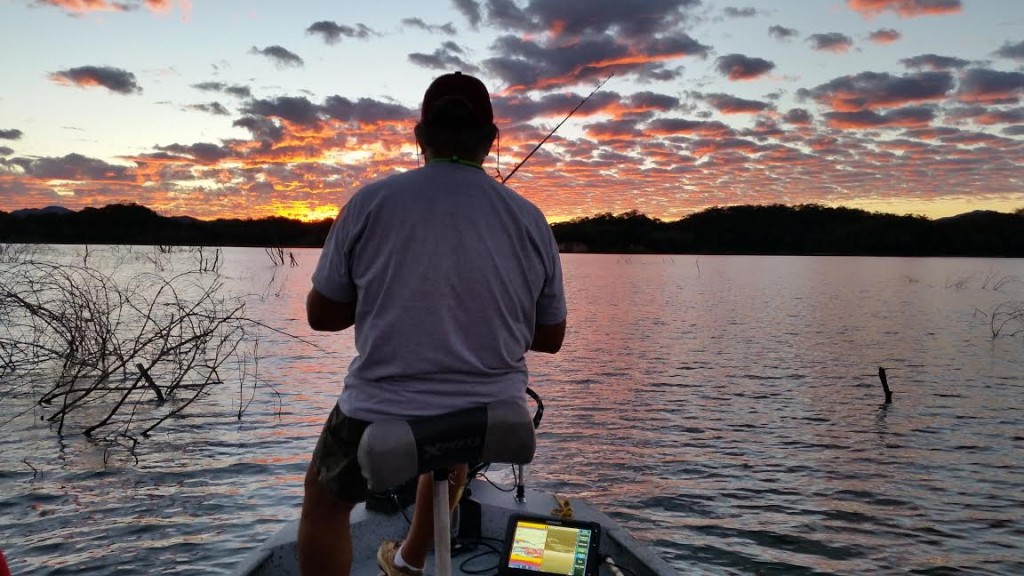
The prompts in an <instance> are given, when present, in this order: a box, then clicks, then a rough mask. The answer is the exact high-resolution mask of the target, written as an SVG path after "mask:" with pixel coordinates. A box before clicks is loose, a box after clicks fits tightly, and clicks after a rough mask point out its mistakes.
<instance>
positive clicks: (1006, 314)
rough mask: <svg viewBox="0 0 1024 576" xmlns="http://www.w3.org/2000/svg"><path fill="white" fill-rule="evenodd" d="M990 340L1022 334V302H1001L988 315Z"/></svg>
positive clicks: (1023, 323)
mask: <svg viewBox="0 0 1024 576" xmlns="http://www.w3.org/2000/svg"><path fill="white" fill-rule="evenodd" d="M988 317H989V327H990V328H991V330H992V338H993V339H995V338H999V337H1000V336H1008V337H1011V338H1012V337H1014V336H1017V335H1018V334H1024V302H1003V303H1001V304H998V305H996V307H995V308H993V309H992V312H991V313H989V315H988Z"/></svg>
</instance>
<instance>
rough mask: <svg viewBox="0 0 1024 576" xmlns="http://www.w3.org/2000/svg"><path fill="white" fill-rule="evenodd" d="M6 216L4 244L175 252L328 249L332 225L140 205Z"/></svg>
mask: <svg viewBox="0 0 1024 576" xmlns="http://www.w3.org/2000/svg"><path fill="white" fill-rule="evenodd" d="M22 212H24V211H21V210H19V211H16V212H12V213H10V214H6V213H4V212H0V242H31V243H44V244H143V245H145V244H149V245H175V246H290V247H300V246H315V247H319V246H323V243H324V240H325V239H326V238H327V232H328V231H329V230H330V228H331V221H330V220H327V221H323V222H312V223H307V222H300V221H298V220H289V219H287V218H279V217H271V218H260V219H258V220H253V219H246V220H243V219H219V220H209V221H206V220H198V219H196V218H191V217H189V216H174V217H164V216H160V215H159V214H157V213H156V212H154V211H152V210H150V209H149V208H146V207H145V206H140V205H138V204H112V205H110V206H105V207H103V208H85V209H82V210H79V211H77V212H72V211H70V210H66V209H65V210H64V211H63V212H60V211H52V210H49V209H45V210H42V211H39V212H36V213H28V214H22V215H19V213H22Z"/></svg>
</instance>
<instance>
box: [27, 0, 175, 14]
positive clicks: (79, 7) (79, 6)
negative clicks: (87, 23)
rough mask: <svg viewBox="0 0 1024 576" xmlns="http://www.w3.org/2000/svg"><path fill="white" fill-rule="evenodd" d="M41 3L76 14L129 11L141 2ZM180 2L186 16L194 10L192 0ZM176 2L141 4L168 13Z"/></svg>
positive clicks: (50, 0)
mask: <svg viewBox="0 0 1024 576" xmlns="http://www.w3.org/2000/svg"><path fill="white" fill-rule="evenodd" d="M37 1H38V3H40V4H45V5H48V6H53V7H55V8H60V9H62V10H67V11H68V12H71V13H74V14H84V13H86V12H129V11H131V10H133V9H135V8H136V7H137V6H138V5H139V3H138V2H137V3H136V4H131V3H128V2H109V1H108V0H37ZM177 3H178V4H180V5H181V10H182V13H183V14H184V15H185V17H186V18H187V17H188V14H189V13H190V12H191V10H192V2H191V0H178V2H177ZM174 4H175V0H143V1H142V2H141V5H143V6H145V7H146V8H148V9H149V10H150V11H152V12H159V13H168V12H170V11H171V10H172V9H173V7H174Z"/></svg>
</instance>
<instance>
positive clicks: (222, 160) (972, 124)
mask: <svg viewBox="0 0 1024 576" xmlns="http://www.w3.org/2000/svg"><path fill="white" fill-rule="evenodd" d="M0 38H2V40H0V42H2V46H3V50H2V53H3V56H0V58H2V62H3V66H2V68H0V70H2V74H3V81H2V86H3V89H2V90H0V210H4V211H12V210H16V209H20V208H38V207H44V206H50V205H62V206H66V207H68V208H72V209H80V208H83V207H86V206H103V205H106V204H111V203H115V202H137V203H140V204H143V205H146V206H149V207H150V208H153V209H154V210H156V211H157V212H159V213H161V214H163V215H167V216H173V215H191V216H195V217H200V218H215V217H262V216H269V215H283V216H289V217H294V218H303V219H319V218H322V217H332V216H334V215H335V214H336V212H337V210H338V208H339V207H340V206H342V205H343V204H344V203H345V201H346V200H347V199H348V198H349V197H350V195H351V194H352V193H353V192H354V191H355V190H356V189H357V188H358V187H359V186H360V185H362V184H364V183H366V182H369V181H371V180H373V179H376V178H380V177H382V176H385V175H387V174H389V173H393V172H395V171H402V170H409V169H412V168H415V167H416V166H417V163H418V161H419V158H418V154H417V149H416V146H415V143H414V140H413V137H412V127H413V125H414V123H415V119H416V117H417V115H418V107H419V103H420V100H421V98H422V95H423V91H424V89H425V88H426V86H427V84H429V82H430V80H431V79H432V78H434V77H436V76H438V75H440V74H442V73H445V72H449V71H454V70H462V71H464V72H466V73H471V74H474V75H476V76H478V77H480V78H481V79H482V80H484V82H485V83H486V84H487V86H488V87H489V88H490V89H491V91H492V93H493V99H494V106H495V114H496V123H497V124H498V126H499V128H500V129H501V140H500V165H498V164H497V162H496V154H494V151H492V155H491V157H490V158H489V159H488V161H487V163H486V168H487V170H488V171H489V172H491V173H492V174H496V173H497V171H498V170H500V172H501V173H504V174H507V173H508V172H509V171H510V170H511V169H512V168H513V167H514V165H515V163H516V162H518V161H519V160H521V159H522V158H523V157H524V156H525V155H526V153H527V152H529V150H530V149H531V148H532V147H533V146H534V145H535V144H536V143H537V142H538V141H539V140H540V139H541V138H543V137H544V135H545V134H546V133H547V132H548V131H549V130H550V129H551V128H553V127H554V126H555V125H556V124H557V123H558V122H559V121H561V120H562V119H563V118H564V117H565V115H566V114H568V112H569V111H570V110H571V109H572V108H573V107H574V106H576V104H577V103H579V102H580V100H582V99H583V98H584V97H585V96H586V95H587V94H589V93H590V92H591V91H592V90H593V89H594V88H595V87H596V86H597V85H598V84H599V83H600V82H601V81H602V80H604V79H605V78H607V77H609V76H611V75H612V74H614V76H613V77H612V78H611V80H609V81H608V82H607V83H606V84H605V85H604V86H603V88H602V89H601V90H600V91H599V92H597V94H595V95H594V97H593V98H592V99H591V100H590V101H589V102H588V103H587V104H586V105H585V106H584V107H583V108H581V109H580V111H579V112H577V114H576V115H575V116H573V118H571V119H570V120H569V121H568V122H566V124H565V125H564V126H563V127H562V128H561V129H560V130H559V131H558V133H557V134H556V135H555V136H554V137H553V138H552V139H551V140H550V141H549V142H548V143H547V144H545V146H544V147H543V148H542V149H541V151H540V152H538V153H537V155H536V156H534V158H532V159H531V160H530V161H529V162H528V163H527V164H526V165H524V167H523V168H522V169H521V170H520V171H519V172H518V173H517V174H516V175H515V177H514V178H513V179H512V180H510V181H509V184H510V185H511V186H512V187H513V188H515V189H516V190H517V191H519V192H520V193H521V194H523V195H524V196H526V197H527V198H529V199H531V200H532V201H534V202H535V203H536V204H537V205H538V206H540V207H541V208H542V209H543V210H544V212H545V213H546V214H547V215H548V218H549V220H551V221H560V220H565V219H568V218H573V217H577V216H590V215H594V214H598V213H603V212H612V213H619V212H624V211H627V210H633V209H635V210H639V211H641V212H644V213H646V214H648V215H650V216H653V217H658V218H661V219H665V220H675V219H679V218H681V217H683V216H685V215H687V214H689V213H692V212H694V211H698V210H701V209H704V208H707V207H709V206H729V205H736V204H767V203H784V204H801V203H820V204H826V205H830V206H838V205H843V206H850V207H857V208H865V209H868V210H872V211H881V212H892V213H898V214H905V213H914V214H923V215H925V216H929V217H941V216H948V215H952V214H957V213H961V212H967V211H970V210H979V209H991V210H1001V211H1013V210H1016V209H1019V208H1022V207H1024V102H1022V99H1024V0H747V1H743V0H728V1H718V0H629V1H625V0H438V1H427V0H418V1H412V0H388V1H377V2H327V1H312V0H309V1H306V0H294V1H288V2H283V1H278V2H269V1H250V2H238V1H228V0H217V1H215V0H144V1H140V0H6V1H5V2H2V3H0Z"/></svg>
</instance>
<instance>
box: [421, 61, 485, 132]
mask: <svg viewBox="0 0 1024 576" xmlns="http://www.w3.org/2000/svg"><path fill="white" fill-rule="evenodd" d="M445 98H459V99H461V100H465V102H466V104H468V105H469V109H470V111H472V113H473V116H475V117H476V119H477V120H478V121H479V122H480V124H481V125H483V126H488V125H491V124H494V110H493V109H492V108H491V95H490V94H489V93H488V92H487V87H486V86H484V83H483V82H481V81H480V80H479V79H477V78H474V77H473V76H468V75H466V74H463V73H462V72H453V73H451V74H445V75H443V76H438V77H437V78H435V79H434V81H433V82H431V83H430V86H429V87H428V88H427V92H426V93H425V94H424V95H423V106H422V108H420V121H421V122H426V121H427V120H429V119H430V116H431V114H432V113H433V111H434V107H435V106H436V105H437V103H438V102H440V101H441V100H443V99H445Z"/></svg>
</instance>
